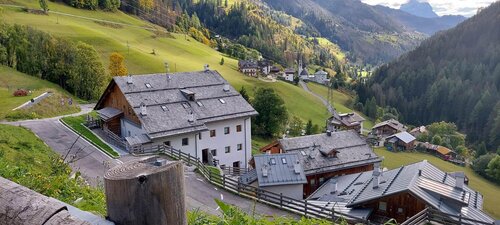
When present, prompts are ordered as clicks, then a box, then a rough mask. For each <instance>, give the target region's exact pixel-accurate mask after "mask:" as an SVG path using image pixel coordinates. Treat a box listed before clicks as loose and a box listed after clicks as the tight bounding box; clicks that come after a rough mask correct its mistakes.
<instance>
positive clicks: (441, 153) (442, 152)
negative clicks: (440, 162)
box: [417, 142, 457, 160]
mask: <svg viewBox="0 0 500 225" xmlns="http://www.w3.org/2000/svg"><path fill="white" fill-rule="evenodd" d="M417 146H418V147H419V148H422V149H424V150H425V151H426V152H427V153H430V154H432V155H435V156H437V157H439V158H441V159H444V160H450V159H454V158H456V157H457V153H456V152H454V151H453V150H451V149H449V148H447V147H444V146H440V145H433V144H431V143H429V142H425V143H423V142H418V143H417Z"/></svg>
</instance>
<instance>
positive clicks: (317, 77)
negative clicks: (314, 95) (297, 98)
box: [309, 70, 330, 84]
mask: <svg viewBox="0 0 500 225" xmlns="http://www.w3.org/2000/svg"><path fill="white" fill-rule="evenodd" d="M309 80H310V81H313V82H316V83H318V84H328V83H329V82H330V79H328V73H327V72H325V71H323V70H319V71H318V72H316V73H314V74H313V75H311V76H309Z"/></svg>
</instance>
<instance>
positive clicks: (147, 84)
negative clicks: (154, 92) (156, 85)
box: [144, 83, 153, 88]
mask: <svg viewBox="0 0 500 225" xmlns="http://www.w3.org/2000/svg"><path fill="white" fill-rule="evenodd" d="M144 85H146V88H152V87H153V86H151V84H150V83H145V84H144Z"/></svg>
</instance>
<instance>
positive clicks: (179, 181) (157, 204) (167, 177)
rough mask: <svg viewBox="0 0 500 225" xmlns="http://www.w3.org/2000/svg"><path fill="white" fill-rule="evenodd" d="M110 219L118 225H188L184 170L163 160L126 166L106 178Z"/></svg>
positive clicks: (154, 158) (152, 158) (110, 173)
mask: <svg viewBox="0 0 500 225" xmlns="http://www.w3.org/2000/svg"><path fill="white" fill-rule="evenodd" d="M104 186H105V191H106V204H107V207H108V218H109V220H111V221H113V222H115V223H116V224H121V225H128V224H149V225H186V224H187V221H186V205H185V189H184V168H183V165H182V163H181V162H167V161H166V160H165V159H163V158H161V157H151V158H149V159H146V160H143V161H135V162H129V163H124V164H121V165H118V166H116V167H114V168H112V169H110V170H109V171H108V172H107V173H106V174H105V175H104Z"/></svg>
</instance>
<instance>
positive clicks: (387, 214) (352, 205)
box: [308, 161, 494, 224]
mask: <svg viewBox="0 0 500 225" xmlns="http://www.w3.org/2000/svg"><path fill="white" fill-rule="evenodd" d="M308 200H309V201H308V202H310V203H311V204H315V205H319V206H326V207H327V209H329V210H332V207H335V208H334V210H335V211H336V212H343V213H346V214H349V215H351V216H353V217H356V218H362V219H369V220H370V221H373V222H375V223H384V222H386V221H387V220H389V219H391V218H394V219H395V220H396V221H397V222H398V223H402V222H404V221H406V220H407V219H408V218H410V217H412V216H414V215H415V214H417V213H419V212H421V211H422V210H424V209H425V208H431V209H434V210H438V211H440V212H441V213H446V214H448V215H454V216H458V215H460V216H461V217H462V218H468V219H473V220H477V221H481V222H484V223H489V224H493V222H494V220H493V219H492V218H491V217H490V216H488V215H487V214H486V213H484V212H483V211H482V206H483V196H482V195H481V194H480V193H478V192H477V191H475V190H473V189H471V188H470V187H468V186H467V185H466V184H465V175H464V173H463V172H458V173H454V174H453V176H452V175H451V174H449V173H446V172H443V171H441V170H440V169H438V168H437V167H435V166H433V165H432V164H430V163H429V162H427V161H422V162H417V163H414V164H410V165H406V166H403V167H400V168H396V169H393V170H389V171H382V170H381V169H380V167H379V165H378V164H377V166H376V168H375V170H373V171H370V172H361V173H355V174H350V175H345V176H340V177H336V178H332V179H330V180H329V181H328V182H327V183H325V184H324V185H323V186H321V187H320V188H319V189H318V190H317V191H316V192H314V193H313V194H312V195H311V196H310V197H309V198H308ZM448 219H449V220H451V221H453V220H454V221H457V220H458V218H457V217H453V218H451V217H450V218H448ZM457 222H458V221H457Z"/></svg>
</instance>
